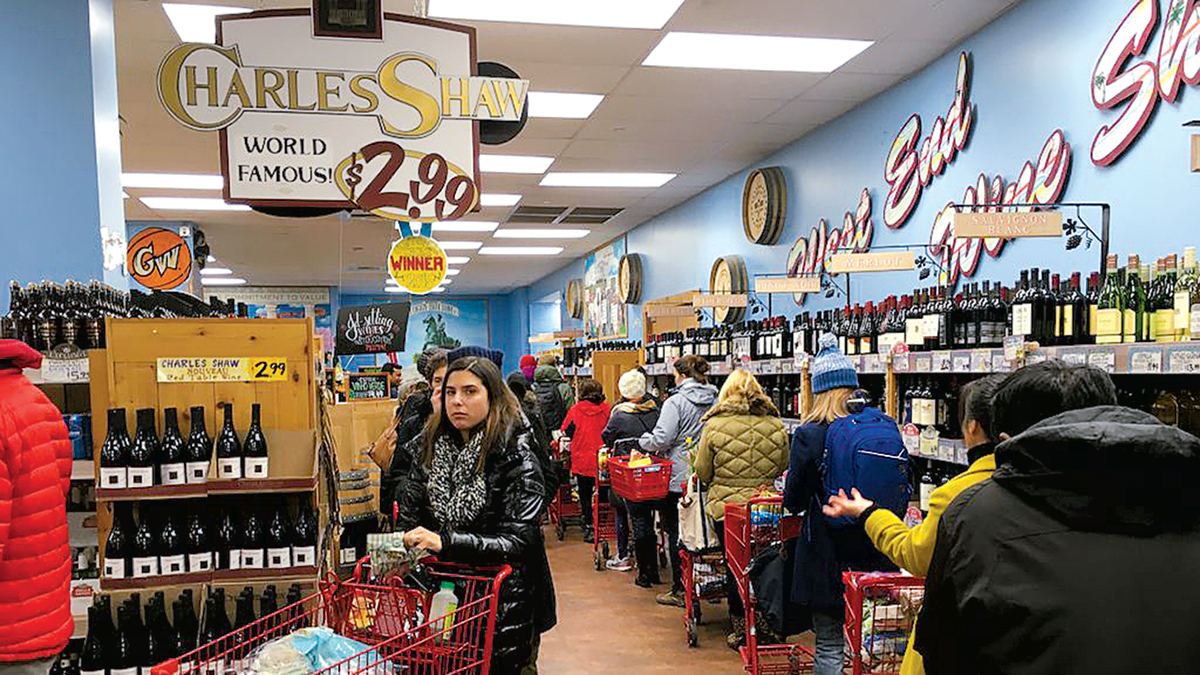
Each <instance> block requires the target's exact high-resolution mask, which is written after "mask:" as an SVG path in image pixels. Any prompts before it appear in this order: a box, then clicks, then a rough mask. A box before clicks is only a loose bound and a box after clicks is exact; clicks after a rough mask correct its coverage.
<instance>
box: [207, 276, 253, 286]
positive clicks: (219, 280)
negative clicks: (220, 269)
mask: <svg viewBox="0 0 1200 675" xmlns="http://www.w3.org/2000/svg"><path fill="white" fill-rule="evenodd" d="M200 283H202V284H204V285H205V286H241V285H243V284H245V283H246V280H245V279H241V278H239V277H201V278H200Z"/></svg>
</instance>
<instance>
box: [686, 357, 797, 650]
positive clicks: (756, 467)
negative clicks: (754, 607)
mask: <svg viewBox="0 0 1200 675" xmlns="http://www.w3.org/2000/svg"><path fill="white" fill-rule="evenodd" d="M787 459H788V442H787V433H786V432H785V431H784V429H783V420H781V419H780V418H779V410H778V409H777V408H776V407H775V404H774V403H772V402H771V399H770V398H768V397H767V394H766V393H765V392H764V391H763V388H762V385H760V384H759V383H758V380H757V379H756V378H755V377H754V375H753V374H751V373H750V371H748V370H743V369H738V370H735V371H733V373H732V374H731V375H730V376H729V378H728V379H726V380H725V384H724V385H722V386H721V393H720V396H719V397H718V398H717V404H716V405H714V406H713V407H712V408H711V409H710V410H709V411H708V412H707V413H705V415H704V431H703V432H702V433H701V434H700V446H699V447H698V448H697V450H696V457H695V464H696V476H697V477H698V478H699V479H700V482H701V483H703V484H704V485H705V486H707V487H708V497H707V500H706V507H707V511H708V515H709V516H710V517H711V518H712V519H713V521H714V522H715V523H716V531H717V537H718V539H720V541H721V547H722V548H724V546H725V528H724V527H723V526H722V523H723V521H724V520H725V505H726V504H731V503H737V502H744V501H746V500H747V499H749V498H751V497H753V496H754V493H755V492H756V491H757V490H759V489H760V488H761V487H763V486H770V485H773V484H774V482H775V479H776V478H778V477H779V476H780V475H782V474H783V472H784V470H785V469H787ZM725 595H726V598H727V599H728V602H729V618H730V621H731V622H732V623H733V632H732V633H730V634H729V639H728V642H729V646H730V647H733V648H735V649H736V648H737V647H739V646H741V645H742V643H743V642H745V639H746V632H745V631H746V623H745V617H744V616H743V614H744V611H745V610H744V608H743V607H742V598H741V595H740V594H739V593H738V589H737V582H736V581H735V580H734V578H733V572H730V571H728V570H726V574H725Z"/></svg>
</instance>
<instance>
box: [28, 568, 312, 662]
mask: <svg viewBox="0 0 1200 675" xmlns="http://www.w3.org/2000/svg"><path fill="white" fill-rule="evenodd" d="M255 595H256V594H255V592H254V589H253V588H252V587H250V586H246V587H245V588H243V589H242V591H241V593H239V594H238V596H237V599H236V601H235V603H234V607H235V609H234V622H233V623H230V621H229V614H228V613H227V611H226V607H225V589H223V588H215V589H210V591H209V594H208V596H207V597H206V598H205V602H204V613H203V616H204V625H203V626H201V625H200V619H199V618H198V617H197V616H196V610H195V607H194V605H193V604H192V603H193V596H192V590H191V589H190V588H189V589H184V590H183V591H182V592H181V593H180V595H179V597H178V598H176V599H175V601H174V602H173V603H172V612H171V619H170V620H168V619H167V611H166V596H165V594H164V592H162V591H159V592H157V593H155V594H154V595H152V596H151V597H150V598H149V599H148V600H147V601H146V607H145V620H143V618H142V609H141V598H140V595H139V594H138V593H133V594H131V596H130V597H129V598H128V599H127V600H126V601H125V602H123V603H121V605H119V606H118V607H117V621H116V624H115V625H114V624H113V617H112V600H111V598H110V597H109V596H106V595H98V596H96V598H95V599H94V600H93V601H92V605H91V606H90V607H88V631H87V637H86V638H84V642H83V649H82V652H81V653H80V655H79V660H78V663H77V664H70V665H68V666H66V668H73V669H74V671H65V670H64V671H63V673H62V675H74V673H75V672H78V675H106V674H107V675H138V673H139V671H140V672H141V673H142V675H148V673H149V672H150V668H151V667H153V666H156V665H159V664H161V663H163V662H165V661H167V660H169V659H173V658H178V657H181V656H184V655H185V654H188V653H189V652H192V651H193V650H195V649H196V648H197V647H198V646H203V645H206V644H210V643H212V642H214V641H216V640H219V639H221V638H222V637H224V636H226V635H228V634H230V633H232V632H234V631H236V630H239V629H242V628H245V627H246V626H249V625H250V624H252V623H254V622H255V621H256V618H255V611H254V601H255ZM301 599H302V593H301V590H300V586H299V585H297V584H293V585H292V586H291V588H289V589H288V592H287V595H286V597H285V599H284V607H285V608H288V607H292V608H294V609H293V610H291V611H289V612H287V613H281V614H278V616H275V618H274V619H273V621H275V622H278V623H280V624H282V623H283V622H284V621H286V622H288V625H289V629H290V628H295V627H301V626H302V625H303V624H304V621H303V617H304V615H303V612H302V610H301V605H299V604H297V603H299V602H300V601H301ZM258 601H259V611H258V616H259V617H268V616H272V615H276V613H277V612H278V611H279V609H280V603H279V597H278V593H277V591H276V589H275V586H274V585H270V586H267V587H266V588H265V589H263V594H262V596H261V597H259V598H258ZM270 629H271V627H264V630H270ZM210 656H215V655H210ZM189 665H190V664H181V666H182V668H183V672H186V671H187V667H188V666H189ZM51 672H52V673H53V671H51Z"/></svg>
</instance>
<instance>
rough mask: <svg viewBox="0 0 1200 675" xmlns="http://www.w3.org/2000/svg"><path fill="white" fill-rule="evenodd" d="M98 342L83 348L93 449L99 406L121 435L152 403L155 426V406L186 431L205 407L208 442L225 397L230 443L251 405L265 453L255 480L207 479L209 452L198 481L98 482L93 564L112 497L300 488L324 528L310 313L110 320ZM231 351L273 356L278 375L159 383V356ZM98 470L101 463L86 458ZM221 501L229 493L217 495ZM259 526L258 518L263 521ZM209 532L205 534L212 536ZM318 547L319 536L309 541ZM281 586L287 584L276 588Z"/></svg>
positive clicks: (163, 581)
mask: <svg viewBox="0 0 1200 675" xmlns="http://www.w3.org/2000/svg"><path fill="white" fill-rule="evenodd" d="M106 327H107V336H108V338H107V341H108V347H107V349H100V350H92V351H90V352H89V353H88V355H89V358H90V364H89V365H90V371H91V372H90V377H91V388H90V391H91V404H92V410H93V416H92V422H93V439H94V440H93V443H94V446H93V448H94V455H95V456H96V457H97V458H99V456H100V448H101V446H102V444H103V442H104V437H105V435H106V434H107V432H108V419H107V414H106V411H107V410H108V409H110V408H124V409H125V414H126V426H127V428H128V430H129V434H130V437H131V438H132V437H133V436H134V435H135V434H136V412H137V410H138V409H141V408H153V409H154V410H155V413H156V419H155V424H156V429H155V430H156V432H157V433H158V434H159V436H160V438H161V435H162V433H163V429H164V423H163V417H164V416H163V410H164V409H165V408H170V407H174V408H176V410H177V411H178V417H179V427H180V433H181V434H182V435H183V436H184V438H186V437H187V436H188V433H189V427H190V425H191V408H192V407H193V406H202V407H203V408H204V417H205V419H204V422H205V427H206V430H207V432H208V434H209V436H210V437H211V438H213V439H214V440H215V439H216V437H217V435H218V434H219V433H220V430H221V426H222V424H223V421H224V406H225V405H226V404H232V406H233V421H234V428H235V429H236V431H237V434H238V438H239V440H241V439H244V438H245V435H246V431H247V429H249V427H250V420H251V407H252V405H253V404H255V403H257V404H259V405H260V406H261V409H260V422H261V424H262V427H263V433H264V435H265V436H266V440H267V448H268V453H269V459H270V462H269V468H268V477H267V478H265V479H259V480H235V481H221V480H217V479H216V467H215V463H216V462H215V457H214V460H213V462H212V463H211V464H210V466H209V473H208V475H209V480H208V482H207V483H205V484H199V485H177V486H163V485H158V486H154V487H151V488H133V489H128V488H127V489H105V488H97V490H96V500H97V511H98V513H97V520H98V527H99V540H100V543H101V547H100V549H101V550H100V563H99V564H100V566H101V569H103V558H104V551H103V548H104V546H103V545H104V542H105V541H106V539H107V536H108V532H109V530H110V529H111V524H112V508H111V507H112V504H113V503H114V502H134V503H142V506H141V507H140V508H145V502H152V501H155V500H163V499H168V500H170V499H197V498H205V497H207V496H210V495H211V496H214V497H216V496H223V495H230V496H235V495H247V498H249V496H251V495H263V494H286V493H295V494H305V493H310V494H311V495H312V497H311V502H312V504H313V506H314V508H317V512H318V531H319V532H323V531H324V522H325V520H326V517H325V513H326V512H325V511H324V510H323V509H321V508H319V498H318V490H317V473H318V444H319V440H318V433H317V407H316V406H317V396H318V390H319V386H320V383H319V382H318V381H317V380H316V370H315V366H314V359H315V358H316V356H315V355H316V351H315V343H314V334H313V325H312V320H311V319H113V318H109V319H108V320H107V326H106ZM202 357H205V358H236V357H247V358H251V359H271V360H282V362H284V363H286V371H285V373H284V377H283V378H282V379H274V380H269V381H257V382H253V381H236V382H190V381H184V382H160V381H159V377H158V368H157V365H158V363H157V360H158V359H160V358H202ZM95 466H96V469H95V470H96V476H97V479H98V477H99V469H100V462H99V460H98V459H97V461H96V462H95ZM223 499H228V498H223ZM265 525H266V523H265V522H264V528H265ZM212 534H213V533H212V531H211V530H210V535H209V536H210V539H211V538H212ZM318 545H320V542H318ZM317 574H318V568H317V567H300V568H288V569H285V570H270V569H262V570H242V571H233V572H229V571H216V572H213V573H205V572H199V573H188V574H183V575H175V576H171V577H166V576H160V577H153V578H150V579H136V580H135V579H123V580H107V579H102V581H101V588H102V589H103V590H105V591H108V590H110V589H142V588H147V589H153V588H174V587H178V586H186V585H194V584H205V583H210V582H212V581H214V580H217V581H220V580H225V579H224V578H225V577H228V579H227V580H228V581H230V582H231V583H232V582H240V581H242V580H245V579H256V578H262V579H280V580H293V581H302V580H312V579H314V578H315V577H316V576H317ZM285 590H286V589H285Z"/></svg>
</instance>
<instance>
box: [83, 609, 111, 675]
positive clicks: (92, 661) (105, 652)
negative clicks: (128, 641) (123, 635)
mask: <svg viewBox="0 0 1200 675" xmlns="http://www.w3.org/2000/svg"><path fill="white" fill-rule="evenodd" d="M99 598H100V596H96V601H95V602H93V603H92V605H91V606H90V607H88V610H87V615H88V624H87V625H88V629H87V637H85V638H84V639H83V651H82V652H80V655H79V675H105V671H106V670H107V669H108V658H109V655H110V654H111V653H112V647H111V645H110V644H109V640H110V639H111V636H109V635H107V634H106V632H105V623H104V621H103V620H102V619H101V617H100V604H99V602H98V601H99Z"/></svg>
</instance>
